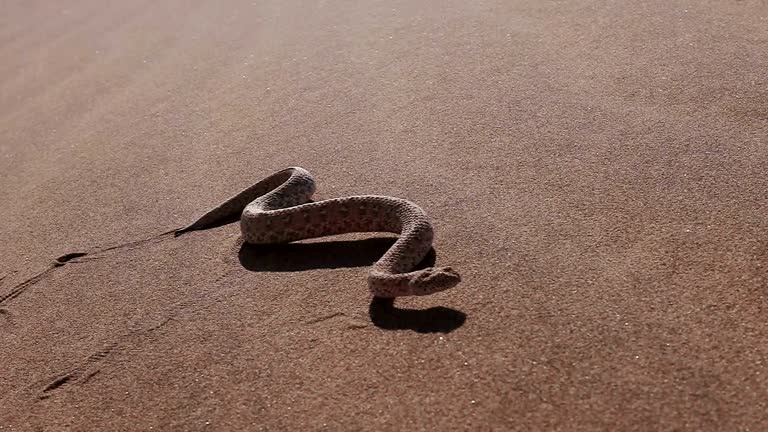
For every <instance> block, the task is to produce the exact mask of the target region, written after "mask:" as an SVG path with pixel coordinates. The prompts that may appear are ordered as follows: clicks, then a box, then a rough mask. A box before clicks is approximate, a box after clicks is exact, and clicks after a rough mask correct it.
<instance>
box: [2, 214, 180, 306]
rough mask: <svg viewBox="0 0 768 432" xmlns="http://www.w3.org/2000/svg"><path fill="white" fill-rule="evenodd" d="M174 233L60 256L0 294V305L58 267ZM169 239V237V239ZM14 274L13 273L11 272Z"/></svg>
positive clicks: (168, 232) (97, 257)
mask: <svg viewBox="0 0 768 432" xmlns="http://www.w3.org/2000/svg"><path fill="white" fill-rule="evenodd" d="M174 232H176V230H175V229H174V230H171V231H166V232H164V233H161V234H158V235H155V236H152V237H150V238H147V239H143V240H134V241H130V242H127V243H122V244H119V245H116V246H109V247H106V248H103V249H96V250H93V251H91V252H70V253H67V254H64V255H61V256H59V257H57V258H55V259H54V260H53V263H52V264H51V265H50V266H49V267H47V268H46V269H45V270H43V271H41V272H40V273H38V274H36V275H34V276H32V277H30V278H29V279H27V280H25V281H23V282H21V283H19V284H17V285H15V286H14V287H12V288H11V289H10V290H9V291H8V292H6V293H5V294H2V293H0V305H2V304H3V303H6V302H8V301H10V300H13V299H14V298H16V297H18V296H19V295H20V294H21V293H23V292H24V291H25V290H26V289H27V288H29V287H31V286H33V285H34V284H36V283H38V282H40V281H41V280H42V279H44V278H45V277H46V276H48V275H49V274H51V272H52V271H53V270H56V269H57V268H59V267H63V266H64V265H66V264H77V263H83V262H87V261H94V260H97V259H101V257H99V256H97V254H99V253H104V252H109V251H113V250H117V249H124V248H130V247H135V246H140V245H143V244H145V243H149V242H152V241H157V240H159V239H162V238H163V237H167V236H169V235H170V234H172V233H174ZM169 238H170V237H169ZM13 273H15V272H13ZM7 276H8V274H6V275H4V276H3V277H2V278H0V282H2V281H3V279H5V278H6V277H7Z"/></svg>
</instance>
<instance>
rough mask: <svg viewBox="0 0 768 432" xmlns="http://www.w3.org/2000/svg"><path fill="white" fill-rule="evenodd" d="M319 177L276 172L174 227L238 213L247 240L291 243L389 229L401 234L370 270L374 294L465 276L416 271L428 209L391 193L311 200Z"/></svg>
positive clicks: (443, 284) (412, 291) (423, 251)
mask: <svg viewBox="0 0 768 432" xmlns="http://www.w3.org/2000/svg"><path fill="white" fill-rule="evenodd" d="M314 192H315V179H314V177H312V174H310V173H309V172H308V171H307V170H305V169H303V168H299V167H293V168H288V169H285V170H282V171H280V172H277V173H275V174H273V175H271V176H269V177H267V178H265V179H264V180H261V181H260V182H258V183H256V184H255V185H253V186H251V187H249V188H247V189H245V190H244V191H242V192H240V193H239V194H237V195H235V196H234V197H232V198H230V199H228V200H227V201H225V202H224V203H222V204H221V205H219V206H217V207H216V208H214V209H212V210H210V211H208V212H207V213H205V214H204V215H203V216H201V217H200V218H199V219H198V220H196V221H195V222H193V223H192V224H190V225H188V226H187V227H185V228H182V229H180V230H178V231H176V235H181V234H182V233H184V232H187V231H193V230H199V229H205V228H208V227H211V226H214V225H217V224H220V223H221V222H223V221H227V220H231V219H232V218H234V217H235V216H237V215H238V214H239V215H240V229H241V231H242V235H243V240H244V241H245V242H246V243H250V244H270V243H287V242H292V241H297V240H303V239H309V238H315V237H324V236H330V235H336V234H344V233H351V232H391V233H396V234H400V237H399V238H398V239H397V241H396V242H395V243H394V244H393V245H392V247H391V248H389V250H388V251H387V252H386V253H385V254H384V256H382V257H381V259H379V260H378V261H377V262H376V263H375V264H374V265H373V268H372V269H371V272H370V273H369V275H368V287H369V289H370V290H371V293H372V294H373V295H374V296H376V297H400V296H409V295H427V294H432V293H436V292H439V291H443V290H446V289H448V288H451V287H453V286H455V285H456V284H458V283H459V282H460V281H461V277H460V276H459V274H458V273H457V272H456V271H454V270H453V269H452V268H450V267H430V268H426V269H423V270H416V271H414V270H413V269H414V267H415V266H416V265H417V264H418V263H419V262H421V260H422V259H423V258H424V257H425V256H426V255H427V253H428V252H429V250H430V249H431V247H432V238H433V230H432V225H431V224H430V222H429V218H428V217H427V215H426V213H425V212H424V210H422V209H421V208H419V207H418V206H417V205H416V204H414V203H412V202H410V201H407V200H404V199H400V198H393V197H386V196H377V195H361V196H351V197H344V198H335V199H329V200H324V201H318V202H309V201H310V199H311V198H312V194H314Z"/></svg>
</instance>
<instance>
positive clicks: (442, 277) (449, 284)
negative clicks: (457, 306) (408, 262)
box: [408, 267, 461, 295]
mask: <svg viewBox="0 0 768 432" xmlns="http://www.w3.org/2000/svg"><path fill="white" fill-rule="evenodd" d="M414 273H415V274H414V276H413V277H412V278H411V279H410V280H409V281H408V287H409V288H410V291H411V292H412V293H413V295H428V294H432V293H436V292H440V291H445V290H447V289H449V288H453V287H455V286H456V285H457V284H458V283H459V282H461V276H460V275H459V273H458V272H456V270H454V269H452V268H451V267H429V268H426V269H424V270H419V271H416V272H414Z"/></svg>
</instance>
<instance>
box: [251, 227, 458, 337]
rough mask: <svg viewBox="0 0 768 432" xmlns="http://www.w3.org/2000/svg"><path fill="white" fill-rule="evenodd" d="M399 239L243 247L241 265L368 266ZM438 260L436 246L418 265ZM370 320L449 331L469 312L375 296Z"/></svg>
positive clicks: (286, 268)
mask: <svg viewBox="0 0 768 432" xmlns="http://www.w3.org/2000/svg"><path fill="white" fill-rule="evenodd" d="M396 240H397V238H393V237H374V238H369V239H364V240H331V241H325V242H314V243H287V244H275V245H250V244H247V243H243V244H242V245H241V246H240V251H239V253H238V258H239V259H240V264H241V265H242V266H243V267H244V268H245V269H246V270H250V271H254V272H260V271H271V272H295V271H303V270H313V269H336V268H351V267H367V266H371V265H373V263H375V262H376V261H377V260H378V259H379V258H381V256H382V255H384V253H385V252H386V251H387V250H388V249H389V248H390V247H391V246H392V245H393V244H394V243H395V241H396ZM436 259H437V253H436V252H435V250H434V248H433V249H430V251H429V253H428V254H427V256H426V257H425V258H424V259H423V260H422V261H421V262H420V263H419V265H418V266H416V269H423V268H426V267H432V266H433V265H434V264H435V260H436ZM368 315H369V316H370V318H371V322H372V323H373V324H374V325H375V326H376V327H378V328H380V329H383V330H412V331H416V332H419V333H449V332H452V331H453V330H456V329H457V328H459V327H461V326H462V325H464V322H465V321H466V318H467V315H466V314H465V313H464V312H461V311H458V310H456V309H451V308H447V307H442V306H438V307H431V308H429V309H423V310H421V309H405V308H399V307H397V306H395V299H386V298H380V297H374V298H373V299H372V300H371V304H370V307H369V308H368Z"/></svg>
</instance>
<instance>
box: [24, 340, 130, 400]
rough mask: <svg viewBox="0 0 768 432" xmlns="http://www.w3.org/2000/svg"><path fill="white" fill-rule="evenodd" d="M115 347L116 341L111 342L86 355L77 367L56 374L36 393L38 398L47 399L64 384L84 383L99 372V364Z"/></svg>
mask: <svg viewBox="0 0 768 432" xmlns="http://www.w3.org/2000/svg"><path fill="white" fill-rule="evenodd" d="M116 347H117V342H114V343H111V344H109V345H107V346H105V347H104V348H103V349H101V350H99V351H96V352H95V353H93V354H91V355H90V356H88V358H87V359H86V360H85V362H83V364H82V365H81V366H79V367H76V368H74V369H72V370H70V371H69V372H67V373H64V374H61V375H57V376H56V378H54V379H53V380H51V381H50V382H48V384H46V385H45V387H44V388H43V390H42V391H41V392H40V393H39V394H38V396H37V398H38V399H39V400H43V399H48V398H49V397H51V396H52V395H53V393H54V392H55V391H57V390H58V389H60V388H61V387H63V386H64V385H66V384H72V383H77V384H85V383H86V382H88V380H90V379H91V378H93V377H94V376H95V375H96V374H98V373H99V372H100V369H99V364H100V363H101V362H102V361H103V360H104V359H105V358H107V356H108V355H109V354H110V353H111V352H112V351H113V350H114V349H115V348H116Z"/></svg>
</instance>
